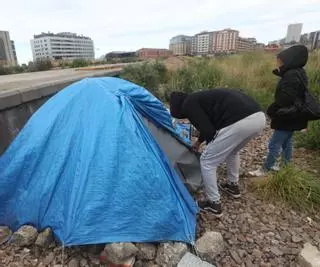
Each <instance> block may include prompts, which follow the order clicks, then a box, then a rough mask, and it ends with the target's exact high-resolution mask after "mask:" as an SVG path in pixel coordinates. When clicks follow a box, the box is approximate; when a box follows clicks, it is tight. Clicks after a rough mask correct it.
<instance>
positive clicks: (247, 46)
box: [237, 37, 257, 52]
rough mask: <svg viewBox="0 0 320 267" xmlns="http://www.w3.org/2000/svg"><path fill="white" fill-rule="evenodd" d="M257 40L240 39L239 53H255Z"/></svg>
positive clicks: (238, 44)
mask: <svg viewBox="0 0 320 267" xmlns="http://www.w3.org/2000/svg"><path fill="white" fill-rule="evenodd" d="M256 45H257V40H256V39H255V38H242V37H238V41H237V51H238V52H248V51H253V50H254V49H255V48H256Z"/></svg>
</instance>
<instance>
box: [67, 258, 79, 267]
mask: <svg viewBox="0 0 320 267" xmlns="http://www.w3.org/2000/svg"><path fill="white" fill-rule="evenodd" d="M68 267H80V261H79V259H76V258H73V259H71V261H69V263H68Z"/></svg>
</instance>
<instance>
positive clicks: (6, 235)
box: [0, 226, 12, 245]
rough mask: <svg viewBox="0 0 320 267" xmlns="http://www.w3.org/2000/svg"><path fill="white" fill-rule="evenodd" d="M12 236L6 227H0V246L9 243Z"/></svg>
mask: <svg viewBox="0 0 320 267" xmlns="http://www.w3.org/2000/svg"><path fill="white" fill-rule="evenodd" d="M11 236H12V231H11V230H10V228H9V227H7V226H0V245H2V244H4V243H6V242H8V241H9V239H10V238H11Z"/></svg>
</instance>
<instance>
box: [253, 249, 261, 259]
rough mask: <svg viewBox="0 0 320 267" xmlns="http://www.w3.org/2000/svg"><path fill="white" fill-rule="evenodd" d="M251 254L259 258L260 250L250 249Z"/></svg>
mask: <svg viewBox="0 0 320 267" xmlns="http://www.w3.org/2000/svg"><path fill="white" fill-rule="evenodd" d="M252 256H253V257H255V258H256V259H260V258H261V257H262V252H261V251H260V250H258V249H254V250H253V251H252Z"/></svg>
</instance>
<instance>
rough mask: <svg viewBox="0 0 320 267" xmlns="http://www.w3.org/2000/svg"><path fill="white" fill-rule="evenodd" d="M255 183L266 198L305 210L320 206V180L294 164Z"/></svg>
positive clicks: (315, 208)
mask: <svg viewBox="0 0 320 267" xmlns="http://www.w3.org/2000/svg"><path fill="white" fill-rule="evenodd" d="M254 185H255V187H257V190H258V193H259V195H260V196H262V197H263V198H264V199H265V200H276V201H277V200H279V201H282V202H284V203H286V204H287V205H289V206H290V207H292V208H294V209H300V210H303V211H306V210H307V211H315V210H319V208H320V180H319V179H317V178H315V177H314V176H313V175H312V174H310V173H308V172H306V171H303V170H301V169H299V168H297V167H295V166H293V165H288V166H286V167H285V168H283V169H282V170H281V171H279V172H274V173H272V174H270V175H269V177H268V178H266V179H261V180H257V181H256V182H255V183H254Z"/></svg>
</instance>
